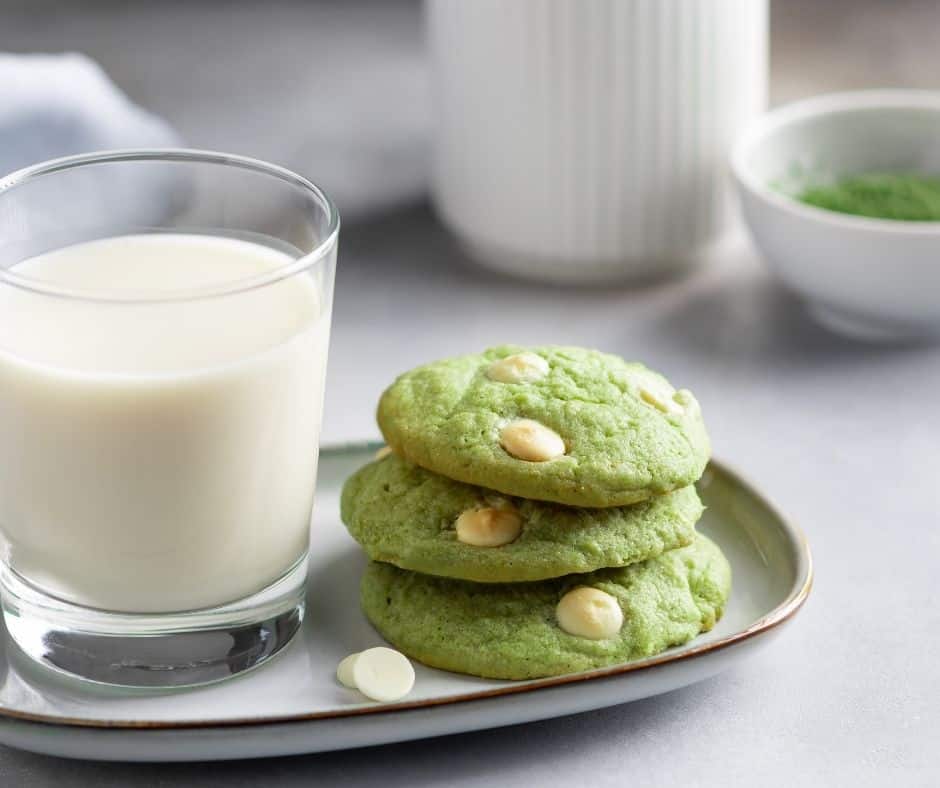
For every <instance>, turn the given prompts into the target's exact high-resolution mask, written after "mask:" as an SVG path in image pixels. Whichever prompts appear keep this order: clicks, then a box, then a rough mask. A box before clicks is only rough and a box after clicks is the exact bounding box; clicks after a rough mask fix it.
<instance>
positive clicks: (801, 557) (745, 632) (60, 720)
mask: <svg viewBox="0 0 940 788" xmlns="http://www.w3.org/2000/svg"><path fill="white" fill-rule="evenodd" d="M381 445H382V444H379V443H373V442H361V443H360V442H356V443H343V444H331V445H328V446H324V447H322V448H321V453H330V454H339V453H342V452H352V451H369V450H374V449H376V448H378V447H379V446H381ZM708 469H709V470H711V471H713V472H717V473H719V474H722V475H724V476H726V477H728V478H730V479H731V480H732V481H733V482H734V483H735V484H736V485H737V486H738V487H740V488H742V489H743V490H744V491H745V492H746V493H747V494H749V495H750V496H752V497H753V498H756V499H757V500H758V501H760V503H761V505H762V506H764V508H765V509H767V510H768V511H769V512H770V514H771V515H773V517H774V518H775V519H776V520H777V521H778V522H779V523H780V525H782V527H783V530H784V532H785V533H786V535H787V536H788V537H789V541H790V545H791V548H792V550H793V557H794V559H795V564H796V570H797V571H796V574H797V577H796V580H795V582H794V583H793V585H792V586H791V588H790V593H789V594H787V597H786V599H785V600H784V601H783V602H781V603H780V604H779V605H777V607H775V608H773V610H771V611H769V612H768V613H766V614H765V615H763V616H761V617H760V618H758V619H757V620H756V621H754V622H753V623H752V624H751V625H750V626H748V627H747V628H745V629H742V630H739V631H737V632H734V633H733V634H731V635H728V636H727V637H724V638H722V639H721V640H716V641H714V642H711V643H703V644H702V645H700V646H695V647H693V648H691V649H687V650H685V651H682V652H680V653H676V654H662V655H659V656H655V657H650V658H648V659H643V660H637V661H634V662H628V663H624V664H621V665H614V666H612V667H609V668H599V669H597V670H590V671H584V672H581V673H569V674H567V675H564V676H552V677H549V678H544V679H533V680H531V681H527V682H524V683H519V684H511V685H509V686H503V687H494V688H493V689H491V690H482V691H477V692H467V693H463V694H460V695H448V696H446V697H441V698H427V699H425V700H415V701H405V702H402V703H388V704H377V705H374V706H357V707H354V708H350V709H334V710H331V711H318V712H308V713H305V714H283V715H272V716H267V717H235V718H232V719H226V720H218V719H215V720H93V719H86V718H83V717H60V716H56V715H51V714H38V713H34V712H24V711H17V710H16V709H11V708H8V707H3V706H0V722H2V721H4V720H9V721H15V722H26V723H38V724H43V725H52V726H65V727H72V728H95V729H104V730H137V731H141V730H149V731H155V730H193V729H202V730H207V729H218V728H236V727H263V726H269V725H285V724H290V723H302V722H313V721H316V720H326V719H336V718H345V717H361V716H367V715H379V714H394V713H397V712H404V711H414V710H421V709H429V708H436V707H440V706H451V705H454V704H462V703H468V702H471V701H479V700H487V699H489V698H499V697H505V696H510V695H519V694H523V693H528V692H533V691H535V690H542V689H549V688H553V687H562V686H567V685H571V684H578V683H580V682H583V681H595V680H597V679H610V678H617V677H620V676H626V675H631V674H633V673H638V672H641V671H645V670H649V669H651V668H656V667H659V666H661V665H667V664H670V663H674V662H683V661H686V660H691V659H695V658H698V657H702V656H705V655H707V654H711V653H713V652H716V651H721V650H723V649H726V648H729V647H731V646H734V645H737V644H738V643H741V642H743V641H745V640H749V639H751V638H753V637H756V636H758V635H762V634H764V633H766V632H769V631H770V630H772V629H775V628H776V627H779V626H781V625H782V624H784V623H786V622H787V621H789V620H790V619H791V618H792V617H793V616H795V615H796V613H797V612H799V610H800V608H802V607H803V604H804V603H805V602H806V599H807V598H808V597H809V594H810V591H811V590H812V587H813V574H814V569H813V557H812V553H811V552H810V548H809V543H808V542H807V540H806V536H805V535H804V534H803V532H802V530H801V529H800V528H799V527H798V526H796V525H795V524H793V523H792V522H791V521H790V520H789V519H788V518H787V517H785V516H784V515H783V514H782V513H781V511H780V509H779V508H778V507H777V506H776V505H774V504H773V503H772V502H771V501H769V500H768V499H767V497H766V496H765V495H764V494H762V493H760V492H758V491H757V490H756V489H755V488H754V486H753V485H752V484H751V483H750V482H748V481H746V480H745V479H744V478H743V477H742V476H741V474H740V473H738V472H737V471H736V470H734V469H732V468H731V467H730V466H729V465H728V463H726V462H723V461H720V460H715V459H712V460H711V461H710V462H709V465H708Z"/></svg>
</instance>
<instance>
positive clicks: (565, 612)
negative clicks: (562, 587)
mask: <svg viewBox="0 0 940 788" xmlns="http://www.w3.org/2000/svg"><path fill="white" fill-rule="evenodd" d="M555 618H556V619H557V621H558V626H560V627H561V628H562V629H563V630H565V632H567V633H568V634H569V635H575V636H576V637H582V638H588V639H589V640H606V639H607V638H611V637H613V636H614V635H616V634H617V633H618V632H620V627H622V626H623V611H622V610H621V609H620V603H619V602H618V601H617V600H616V598H615V597H613V596H611V595H610V594H608V593H606V592H605V591H601V590H600V589H598V588H589V587H588V586H581V587H580V588H575V589H574V590H572V591H569V592H568V593H567V594H565V595H564V596H563V597H562V598H561V601H560V602H559V603H558V606H557V607H556V608H555Z"/></svg>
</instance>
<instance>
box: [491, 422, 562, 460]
mask: <svg viewBox="0 0 940 788" xmlns="http://www.w3.org/2000/svg"><path fill="white" fill-rule="evenodd" d="M499 442H500V445H501V446H502V447H503V448H504V449H505V450H506V451H507V452H509V453H510V454H511V455H512V456H513V457H516V458H517V459H520V460H527V461H528V462H546V461H548V460H554V459H555V458H556V457H561V456H562V455H563V454H564V453H565V442H564V441H563V440H562V439H561V436H560V435H559V434H558V433H557V432H555V431H554V430H551V429H549V428H548V427H546V426H545V425H544V424H539V422H537V421H533V420H532V419H516V421H511V422H509V424H507V425H506V426H505V427H503V429H502V430H501V431H500V433H499Z"/></svg>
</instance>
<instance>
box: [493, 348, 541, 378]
mask: <svg viewBox="0 0 940 788" xmlns="http://www.w3.org/2000/svg"><path fill="white" fill-rule="evenodd" d="M547 374H548V362H547V361H546V360H545V359H544V358H542V357H541V356H537V355H536V354H535V353H515V354H513V355H511V356H506V358H501V359H498V360H497V361H494V362H493V363H492V364H490V365H489V367H487V369H486V376H487V377H488V378H489V379H490V380H495V381H496V382H497V383H532V382H533V381H535V380H538V379H539V378H544V377H545V376H546V375H547Z"/></svg>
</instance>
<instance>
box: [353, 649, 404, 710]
mask: <svg viewBox="0 0 940 788" xmlns="http://www.w3.org/2000/svg"><path fill="white" fill-rule="evenodd" d="M352 676H353V680H354V681H355V682H356V688H357V689H358V690H359V691H360V692H361V693H362V694H363V695H365V696H366V697H367V698H371V699H372V700H377V701H381V702H383V703H389V702H391V701H394V700H400V699H401V698H404V697H405V695H407V694H408V693H409V692H411V688H412V687H414V684H415V669H414V668H413V667H412V666H411V663H410V662H409V661H408V657H406V656H405V655H404V654H401V653H399V652H397V651H395V650H394V649H391V648H386V647H385V646H376V647H375V648H368V649H366V650H365V651H363V652H362V653H361V654H360V655H359V657H358V658H357V659H356V660H355V662H353V666H352Z"/></svg>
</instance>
